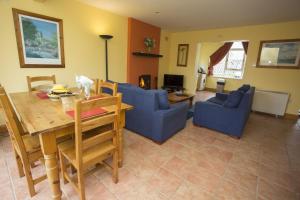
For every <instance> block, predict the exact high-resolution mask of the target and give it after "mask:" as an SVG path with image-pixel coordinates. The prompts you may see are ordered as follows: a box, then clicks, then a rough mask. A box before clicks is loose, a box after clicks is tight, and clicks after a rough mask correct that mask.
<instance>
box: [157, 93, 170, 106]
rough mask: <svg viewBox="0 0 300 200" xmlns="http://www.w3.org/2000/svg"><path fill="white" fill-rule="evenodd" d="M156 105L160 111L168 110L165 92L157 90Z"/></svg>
mask: <svg viewBox="0 0 300 200" xmlns="http://www.w3.org/2000/svg"><path fill="white" fill-rule="evenodd" d="M158 104H159V109H160V110H168V109H169V108H170V104H169V100H168V93H167V91H166V90H158Z"/></svg>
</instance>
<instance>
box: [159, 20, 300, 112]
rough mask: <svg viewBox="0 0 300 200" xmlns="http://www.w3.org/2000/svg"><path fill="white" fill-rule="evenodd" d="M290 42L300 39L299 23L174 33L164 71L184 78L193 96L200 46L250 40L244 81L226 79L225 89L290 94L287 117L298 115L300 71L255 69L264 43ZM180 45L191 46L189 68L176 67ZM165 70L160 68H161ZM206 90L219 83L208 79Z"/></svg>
mask: <svg viewBox="0 0 300 200" xmlns="http://www.w3.org/2000/svg"><path fill="white" fill-rule="evenodd" d="M289 38H300V21H296V22H287V23H277V24H265V25H256V26H245V27H236V28H224V29H212V30H203V31H191V32H177V33H171V34H170V44H169V45H170V51H169V53H170V55H169V66H168V67H167V69H165V71H168V72H169V73H174V74H183V75H185V88H186V89H187V91H188V92H194V91H195V90H196V76H195V73H194V72H195V59H196V48H197V44H198V43H203V42H222V41H230V40H249V48H248V55H247V61H246V67H245V73H244V78H243V80H234V79H227V82H226V87H225V89H226V90H233V89H236V88H238V87H239V86H240V85H241V84H243V83H250V84H251V85H254V86H256V87H257V88H258V89H266V90H274V91H284V92H289V93H290V94H291V99H290V102H289V105H288V108H287V113H291V114H296V113H297V110H298V109H300V92H299V86H300V70H291V69H285V70H282V69H266V68H264V69H263V68H256V67H255V66H254V65H255V64H256V59H257V54H258V48H259V43H260V41H261V40H275V39H289ZM181 43H188V44H189V45H190V49H189V57H188V66H187V67H177V66H176V57H177V45H178V44H181ZM164 67H165V66H162V65H161V66H160V68H164ZM207 87H209V88H215V87H216V79H215V78H211V77H210V78H208V81H207Z"/></svg>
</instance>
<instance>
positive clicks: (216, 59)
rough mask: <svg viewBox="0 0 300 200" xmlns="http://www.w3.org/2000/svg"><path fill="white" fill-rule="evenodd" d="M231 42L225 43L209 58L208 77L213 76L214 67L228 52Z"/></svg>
mask: <svg viewBox="0 0 300 200" xmlns="http://www.w3.org/2000/svg"><path fill="white" fill-rule="evenodd" d="M232 44H233V42H226V43H225V44H224V45H223V46H221V47H220V48H219V49H218V50H217V51H215V52H214V53H213V54H212V55H211V56H210V57H209V58H210V63H209V67H208V76H210V75H213V71H214V66H215V65H216V64H218V63H219V62H220V61H221V60H222V59H223V58H224V57H225V56H226V54H227V53H228V52H229V50H230V48H231V46H232Z"/></svg>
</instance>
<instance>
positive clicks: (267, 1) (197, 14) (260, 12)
mask: <svg viewBox="0 0 300 200" xmlns="http://www.w3.org/2000/svg"><path fill="white" fill-rule="evenodd" d="M80 1H81V2H84V3H87V4H89V5H92V6H95V7H98V8H102V9H104V10H108V11H111V12H113V13H116V14H119V15H123V16H128V17H133V18H136V19H139V20H141V21H144V22H147V23H150V24H153V25H156V26H159V27H161V28H163V29H167V30H171V31H185V30H196V29H211V28H222V27H234V26H241V25H253V24H265V23H274V22H285V21H294V20H300V0H80ZM155 12H160V13H159V14H156V13H155Z"/></svg>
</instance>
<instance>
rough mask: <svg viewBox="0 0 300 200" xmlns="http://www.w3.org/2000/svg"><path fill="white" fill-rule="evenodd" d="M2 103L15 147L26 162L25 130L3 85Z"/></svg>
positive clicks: (0, 96)
mask: <svg viewBox="0 0 300 200" xmlns="http://www.w3.org/2000/svg"><path fill="white" fill-rule="evenodd" d="M0 103H1V105H2V107H3V111H4V116H5V121H6V125H7V129H8V131H9V134H10V137H11V139H12V143H13V145H14V147H15V149H16V150H17V151H18V152H19V153H20V155H21V158H22V159H23V161H24V162H26V161H25V160H24V159H25V158H27V153H26V149H25V145H24V142H23V139H22V135H24V131H23V128H22V125H21V123H20V121H19V119H18V117H17V115H16V113H15V111H14V109H13V106H12V105H11V103H10V101H9V98H8V96H7V94H6V92H5V90H4V88H3V87H0Z"/></svg>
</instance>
